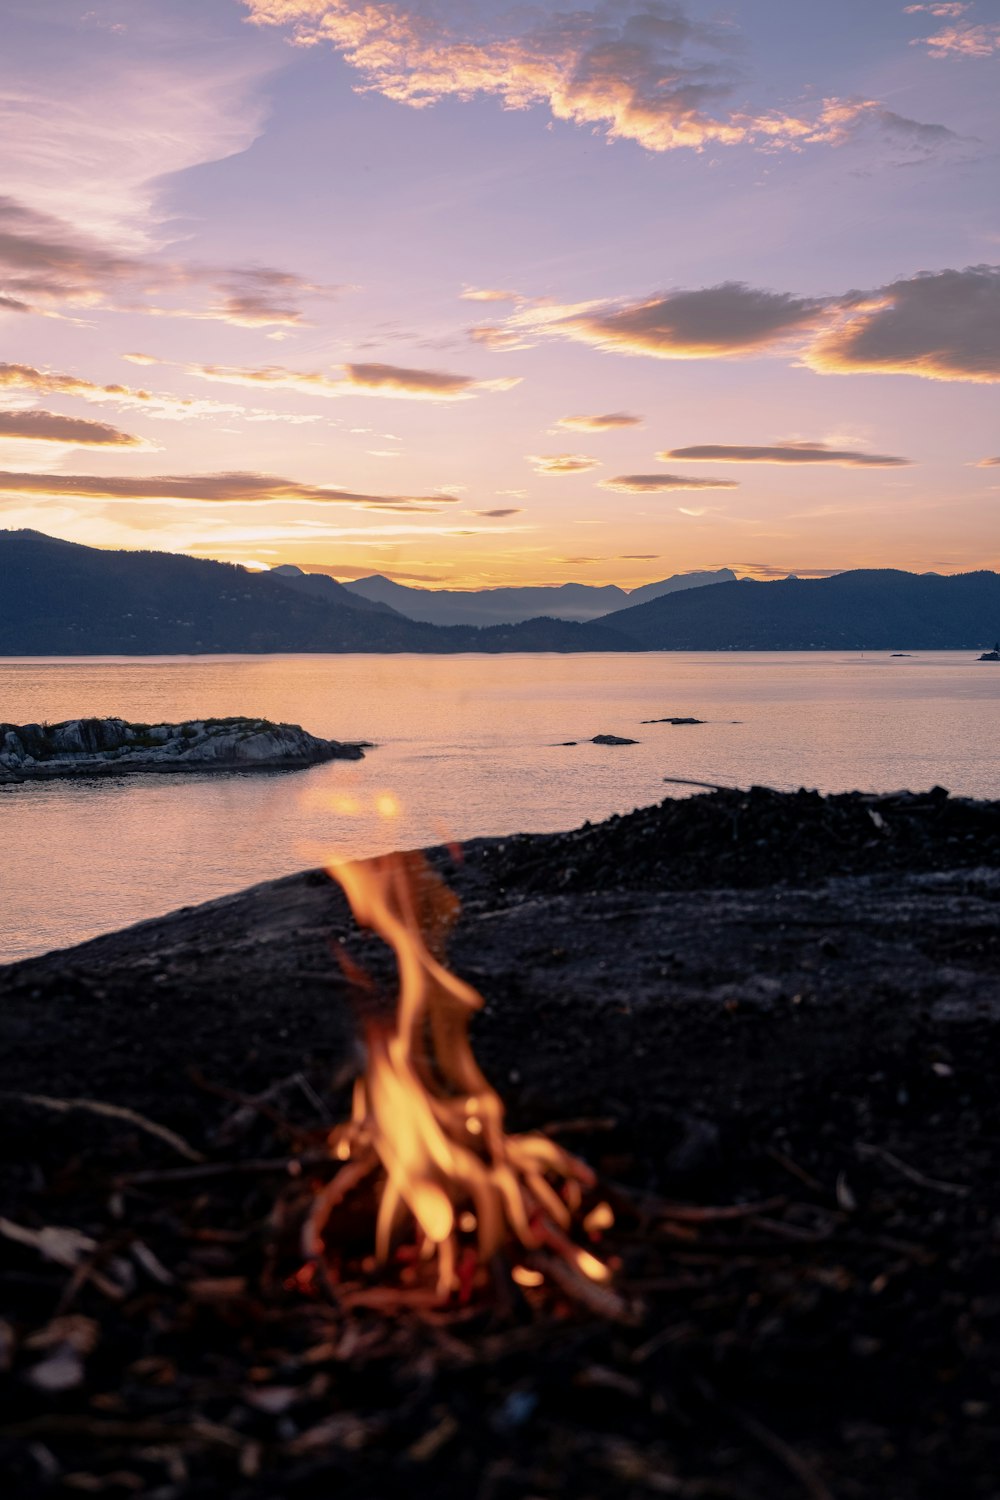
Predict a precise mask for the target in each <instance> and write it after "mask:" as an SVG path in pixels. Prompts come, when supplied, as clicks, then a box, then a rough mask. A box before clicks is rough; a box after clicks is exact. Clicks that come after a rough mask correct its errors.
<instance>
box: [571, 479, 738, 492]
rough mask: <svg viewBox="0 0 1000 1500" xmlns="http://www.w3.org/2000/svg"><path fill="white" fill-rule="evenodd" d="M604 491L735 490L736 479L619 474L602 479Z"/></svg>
mask: <svg viewBox="0 0 1000 1500" xmlns="http://www.w3.org/2000/svg"><path fill="white" fill-rule="evenodd" d="M600 485H601V489H602V490H617V491H618V492H619V493H620V494H623V495H655V494H656V492H657V491H658V490H735V489H738V488H739V485H738V483H737V481H736V480H735V479H695V478H693V477H691V476H690V475H688V474H618V475H616V476H615V478H614V479H602V480H601V481H600Z"/></svg>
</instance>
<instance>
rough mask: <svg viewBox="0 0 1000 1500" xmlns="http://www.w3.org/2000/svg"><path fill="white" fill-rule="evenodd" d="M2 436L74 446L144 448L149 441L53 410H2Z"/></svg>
mask: <svg viewBox="0 0 1000 1500" xmlns="http://www.w3.org/2000/svg"><path fill="white" fill-rule="evenodd" d="M0 438H17V439H19V440H20V441H29V442H38V443H62V444H69V445H70V446H71V447H74V448H88V447H95V448H143V447H149V446H151V445H150V444H147V443H144V442H143V440H142V438H138V437H135V436H134V435H133V434H132V433H130V432H122V431H121V430H120V429H119V428H117V427H112V426H111V425H110V423H108V422H89V421H87V420H86V418H84V417H62V416H59V415H58V414H57V413H56V412H52V411H38V410H31V411H0Z"/></svg>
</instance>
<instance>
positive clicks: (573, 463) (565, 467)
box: [527, 453, 601, 477]
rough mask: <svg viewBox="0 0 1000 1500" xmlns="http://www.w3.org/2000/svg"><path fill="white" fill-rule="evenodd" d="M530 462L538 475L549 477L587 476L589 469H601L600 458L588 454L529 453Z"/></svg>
mask: <svg viewBox="0 0 1000 1500" xmlns="http://www.w3.org/2000/svg"><path fill="white" fill-rule="evenodd" d="M527 458H528V462H529V463H530V464H531V465H532V467H533V468H534V471H535V473H536V474H544V475H547V476H549V477H552V476H558V475H562V474H585V473H586V472H587V470H588V469H597V468H599V467H600V462H601V461H600V459H599V458H591V457H589V455H588V454H586V453H529V454H528V455H527Z"/></svg>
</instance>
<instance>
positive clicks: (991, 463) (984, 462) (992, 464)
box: [976, 454, 1000, 469]
mask: <svg viewBox="0 0 1000 1500" xmlns="http://www.w3.org/2000/svg"><path fill="white" fill-rule="evenodd" d="M976 468H977V469H997V468H1000V454H997V456H996V457H995V458H981V459H980V460H979V462H978V463H977V464H976Z"/></svg>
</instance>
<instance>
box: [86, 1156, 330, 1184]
mask: <svg viewBox="0 0 1000 1500" xmlns="http://www.w3.org/2000/svg"><path fill="white" fill-rule="evenodd" d="M327 1162H329V1163H330V1165H331V1166H337V1165H338V1163H336V1162H335V1161H333V1159H332V1158H331V1156H330V1153H329V1152H328V1151H314V1152H311V1153H309V1154H306V1155H303V1156H275V1157H262V1158H257V1159H251V1160H249V1161H211V1162H204V1165H202V1166H198V1167H166V1168H164V1170H163V1171H162V1172H152V1171H150V1172H123V1173H122V1174H121V1176H120V1177H116V1178H115V1183H116V1185H118V1186H119V1187H145V1186H148V1185H151V1184H155V1183H159V1182H164V1183H169V1182H201V1181H203V1180H204V1179H206V1178H210V1177H231V1176H238V1175H247V1176H254V1175H256V1174H258V1173H267V1172H288V1173H289V1174H290V1175H292V1176H295V1175H296V1173H297V1172H298V1171H301V1170H304V1169H305V1168H306V1167H318V1166H322V1165H324V1164H325V1163H327Z"/></svg>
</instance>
